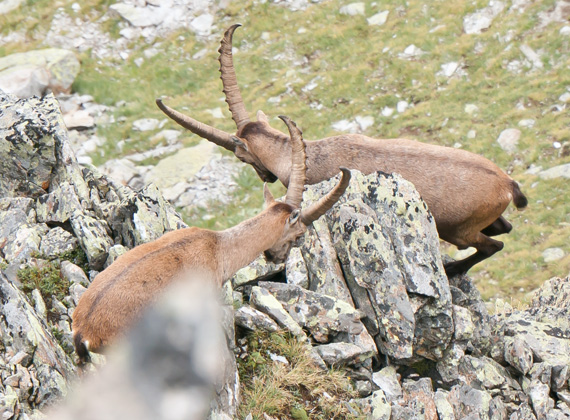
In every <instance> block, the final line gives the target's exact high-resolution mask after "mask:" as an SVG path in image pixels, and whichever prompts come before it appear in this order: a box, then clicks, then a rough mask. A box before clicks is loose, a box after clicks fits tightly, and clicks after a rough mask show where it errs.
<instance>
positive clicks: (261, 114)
mask: <svg viewBox="0 0 570 420" xmlns="http://www.w3.org/2000/svg"><path fill="white" fill-rule="evenodd" d="M257 121H261V122H264V123H266V124H269V118H267V115H265V113H264V112H263V111H262V110H261V109H260V110H259V111H257Z"/></svg>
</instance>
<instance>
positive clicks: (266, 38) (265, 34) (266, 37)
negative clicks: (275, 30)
mask: <svg viewBox="0 0 570 420" xmlns="http://www.w3.org/2000/svg"><path fill="white" fill-rule="evenodd" d="M261 39H263V40H264V41H269V40H270V39H271V34H270V33H269V32H262V33H261Z"/></svg>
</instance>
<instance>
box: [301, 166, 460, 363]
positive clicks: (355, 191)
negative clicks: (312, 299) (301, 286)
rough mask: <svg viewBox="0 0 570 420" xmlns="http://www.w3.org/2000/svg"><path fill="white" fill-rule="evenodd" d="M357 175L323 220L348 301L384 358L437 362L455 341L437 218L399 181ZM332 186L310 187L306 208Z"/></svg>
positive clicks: (401, 180)
mask: <svg viewBox="0 0 570 420" xmlns="http://www.w3.org/2000/svg"><path fill="white" fill-rule="evenodd" d="M352 173H353V177H352V180H351V183H350V186H349V187H348V189H347V191H346V192H345V193H344V195H343V196H342V197H341V199H340V200H339V202H338V203H337V204H336V205H335V206H334V207H333V208H332V209H331V210H330V211H329V212H328V213H327V215H326V216H324V219H325V221H326V223H327V226H328V229H329V231H330V237H331V240H332V244H333V246H334V250H335V251H336V255H337V256H338V261H339V262H340V265H341V270H342V273H343V275H344V278H345V279H346V283H345V284H347V285H348V289H349V290H350V295H351V298H352V300H353V301H354V303H355V305H356V306H357V307H358V308H360V309H361V310H363V312H364V313H365V314H366V315H367V319H366V321H365V324H366V326H367V328H368V330H369V332H370V333H371V334H372V336H373V337H374V339H375V341H376V344H377V346H378V347H379V349H381V351H382V353H384V354H387V355H388V356H390V357H391V358H394V359H396V360H399V361H405V360H412V359H414V358H417V357H418V356H423V357H427V358H430V359H433V360H437V359H439V358H441V357H442V355H443V351H444V350H445V348H446V347H447V345H448V343H449V341H450V340H451V337H452V335H453V312H452V307H451V293H450V292H449V285H448V281H447V277H446V276H445V273H444V270H443V265H442V262H441V258H440V256H439V252H438V250H439V239H438V237H437V233H436V231H435V225H434V222H433V218H432V216H431V214H430V213H429V212H428V210H427V207H426V205H425V203H424V202H423V201H422V200H421V199H420V197H419V194H418V193H417V191H416V190H415V188H414V187H413V186H412V184H410V183H408V182H407V181H405V180H404V179H402V178H401V177H400V176H397V175H384V174H372V175H368V176H365V175H363V174H361V173H360V172H358V171H352ZM333 182H334V181H328V182H323V183H321V184H318V185H317V186H312V187H310V188H309V189H308V190H307V192H306V193H305V195H304V203H305V205H309V204H310V203H311V202H313V201H315V200H316V199H318V198H319V197H320V196H322V195H323V194H324V192H325V191H328V190H329V189H330V188H331V187H332V185H333ZM314 232H315V231H313V230H311V231H310V233H309V235H310V234H313V233H314ZM309 240H310V241H311V239H309ZM311 242H316V241H311ZM303 251H305V252H310V251H308V250H307V247H304V248H303ZM304 258H305V260H307V259H309V255H304Z"/></svg>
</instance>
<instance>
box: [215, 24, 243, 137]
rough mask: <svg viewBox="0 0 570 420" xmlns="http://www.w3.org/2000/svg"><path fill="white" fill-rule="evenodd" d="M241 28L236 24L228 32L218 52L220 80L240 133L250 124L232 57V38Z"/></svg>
mask: <svg viewBox="0 0 570 420" xmlns="http://www.w3.org/2000/svg"><path fill="white" fill-rule="evenodd" d="M240 26H241V24H239V23H236V24H235V25H232V26H230V27H229V28H228V29H227V30H226V32H225V33H224V37H223V38H222V41H221V42H220V49H219V50H218V52H219V53H220V56H219V57H218V61H219V62H220V73H221V75H220V79H222V85H223V86H224V89H223V91H224V93H225V95H226V102H227V103H228V107H229V108H230V112H231V113H232V119H233V120H234V122H235V123H236V126H237V129H238V131H239V129H240V128H242V127H243V126H244V125H246V124H247V123H248V122H249V115H248V114H247V111H246V109H245V105H244V103H243V99H242V97H241V93H240V91H239V87H238V84H237V77H236V71H235V68H234V59H233V55H232V37H233V35H234V31H235V30H236V29H237V28H239V27H240Z"/></svg>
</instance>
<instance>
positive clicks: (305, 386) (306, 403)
mask: <svg viewBox="0 0 570 420" xmlns="http://www.w3.org/2000/svg"><path fill="white" fill-rule="evenodd" d="M246 338H247V357H245V358H237V360H238V369H239V374H240V380H241V385H242V389H241V393H242V401H241V405H240V407H239V413H240V417H241V418H245V417H246V416H247V415H248V414H249V413H251V414H252V416H253V419H255V420H262V419H263V418H264V417H263V414H264V413H266V414H268V415H270V416H278V417H279V418H294V419H308V418H311V419H348V418H355V417H354V416H353V415H351V414H350V412H349V410H348V409H347V408H346V407H345V406H344V405H342V403H341V401H347V400H349V399H350V398H354V397H356V392H355V391H354V390H352V386H351V384H350V380H349V379H348V378H347V377H346V376H345V375H344V374H343V373H342V371H340V370H330V371H326V372H325V371H322V370H321V369H320V368H318V367H317V366H316V365H315V364H314V362H313V361H312V359H311V357H310V351H309V349H308V347H307V345H306V344H303V343H300V342H299V341H297V339H295V338H294V337H292V336H291V335H290V334H288V333H284V332H282V333H271V334H270V333H265V332H258V331H256V332H253V333H249V334H248V335H247V336H246ZM270 354H274V355H277V356H282V357H284V358H286V359H287V361H288V364H284V363H282V362H279V361H273V360H272V359H271V356H270Z"/></svg>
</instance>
